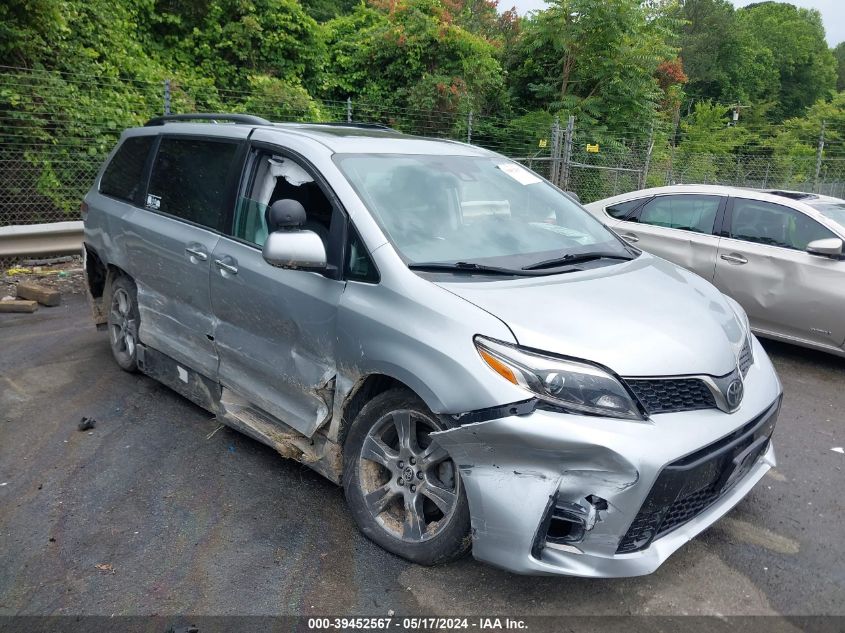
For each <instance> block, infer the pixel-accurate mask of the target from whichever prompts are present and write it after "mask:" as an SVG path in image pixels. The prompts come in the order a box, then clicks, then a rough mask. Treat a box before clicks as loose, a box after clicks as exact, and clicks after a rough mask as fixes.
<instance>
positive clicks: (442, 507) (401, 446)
mask: <svg viewBox="0 0 845 633" xmlns="http://www.w3.org/2000/svg"><path fill="white" fill-rule="evenodd" d="M440 430H442V428H441V426H440V423H439V422H438V421H437V419H436V418H435V417H434V416H433V415H432V414H431V413H430V412H429V411H428V409H427V407H426V406H425V404H423V403H422V402H420V401H419V400H418V399H417V398H416V397H415V396H413V394H410V393H409V392H408V391H405V390H392V391H388V392H386V393H383V394H380V395H379V396H376V398H374V399H373V400H372V401H371V402H370V403H368V404H367V405H366V406H365V407H364V409H362V411H361V413H360V414H359V415H358V417H357V418H356V420H355V422H354V423H353V426H352V429H351V430H350V433H349V437H348V438H347V442H346V445H345V450H346V460H347V463H346V472H345V476H344V487H345V489H346V497H347V500H348V502H349V505H350V508H351V509H352V513H353V515H354V516H355V519H356V521H357V522H358V525H359V527H361V529H362V531H363V532H364V534H366V535H367V536H369V537H370V538H371V539H373V540H374V541H376V542H377V543H379V545H381V546H382V547H384V548H385V549H388V550H390V551H392V552H394V553H396V554H399V555H400V556H404V557H405V558H409V559H411V560H413V561H415V562H419V563H423V564H435V563H438V562H443V561H446V560H451V559H453V558H456V557H457V556H460V555H461V554H463V553H464V552H465V551H466V550H467V548H468V546H469V539H468V538H467V534H468V531H469V510H468V507H467V501H466V496H465V495H464V493H463V490H462V486H461V478H460V475H459V474H458V472H457V469H456V467H455V463H454V462H453V461H452V459H451V458H450V457H449V454H448V453H447V452H446V450H445V449H443V448H441V447H440V445H439V444H438V443H437V442H436V441H435V440H434V439H433V438H432V437H431V433H432V432H435V431H440Z"/></svg>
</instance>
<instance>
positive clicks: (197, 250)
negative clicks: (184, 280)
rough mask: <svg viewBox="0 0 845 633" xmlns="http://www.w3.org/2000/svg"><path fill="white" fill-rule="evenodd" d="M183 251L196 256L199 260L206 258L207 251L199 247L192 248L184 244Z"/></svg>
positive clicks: (202, 260)
mask: <svg viewBox="0 0 845 633" xmlns="http://www.w3.org/2000/svg"><path fill="white" fill-rule="evenodd" d="M185 252H186V253H188V254H189V255H190V256H191V257H196V258H197V259H198V260H200V261H201V262H204V261H206V260H207V259H208V253H206V252H205V251H204V250H202V249H200V248H194V247H192V246H186V247H185Z"/></svg>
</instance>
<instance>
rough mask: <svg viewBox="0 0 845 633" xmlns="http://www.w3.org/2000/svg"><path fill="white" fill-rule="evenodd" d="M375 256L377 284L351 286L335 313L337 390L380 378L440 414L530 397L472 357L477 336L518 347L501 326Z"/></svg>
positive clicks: (390, 254) (392, 258)
mask: <svg viewBox="0 0 845 633" xmlns="http://www.w3.org/2000/svg"><path fill="white" fill-rule="evenodd" d="M372 256H373V259H374V261H375V263H376V266H377V267H378V269H379V271H380V272H381V276H382V279H381V282H380V283H378V284H369V283H361V282H355V281H350V282H348V283H347V287H346V290H345V291H344V293H343V296H342V298H341V302H340V306H339V314H338V375H339V385H338V388H339V390H341V391H343V386H344V385H343V384H340V382H341V381H342V382H344V383H347V385H350V386H351V385H354V384H355V383H356V382H358V381H360V380H361V379H362V378H364V377H366V376H367V375H370V374H384V375H387V376H390V377H392V378H395V379H396V380H400V381H401V382H403V383H405V384H406V385H407V386H408V387H410V388H411V389H413V390H414V391H415V392H416V393H417V394H418V395H419V396H420V397H421V398H422V399H423V400H424V401H425V403H426V404H427V405H428V407H429V408H430V409H431V410H432V411H433V412H434V413H440V414H459V413H464V412H467V411H473V410H477V409H484V408H488V407H494V406H498V405H503V404H510V403H513V402H517V401H520V400H526V399H528V398H529V397H530V394H529V393H528V392H526V391H524V390H522V389H520V388H518V387H516V386H514V385H511V384H510V383H509V382H507V381H506V380H504V379H503V378H501V377H500V376H499V375H497V374H496V373H494V372H493V371H492V370H491V369H490V368H489V367H488V366H487V365H486V364H485V363H484V361H483V360H482V359H481V357H480V356H479V354H478V352H477V351H476V349H475V345H474V343H473V336H475V335H476V334H482V335H484V336H489V337H492V338H496V339H499V340H503V341H508V342H515V339H514V337H513V334H512V333H511V331H510V330H509V329H508V328H507V326H505V324H504V323H502V321H500V320H499V319H498V318H496V317H494V316H492V315H491V314H489V313H487V312H485V311H484V310H482V309H480V308H478V307H476V306H474V305H472V304H471V303H469V302H467V301H465V300H464V299H461V298H459V297H457V296H455V295H453V294H452V293H450V292H448V291H447V290H444V289H442V288H440V287H439V286H437V285H435V284H433V283H431V282H430V281H428V280H426V279H423V278H422V277H420V276H417V275H416V274H414V273H413V272H411V271H410V270H408V268H407V267H406V266H405V264H404V263H403V262H402V261H401V259H399V257H398V256H397V255H396V254H395V252H394V251H393V250H392V248H391V247H390V246H389V245H387V246H384V247H383V248H380V249H377V250H376V251H375V252H374V253H372Z"/></svg>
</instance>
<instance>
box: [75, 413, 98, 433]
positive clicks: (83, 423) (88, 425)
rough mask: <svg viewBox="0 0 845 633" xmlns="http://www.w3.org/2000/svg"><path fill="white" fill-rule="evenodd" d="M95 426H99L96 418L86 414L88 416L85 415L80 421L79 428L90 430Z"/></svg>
mask: <svg viewBox="0 0 845 633" xmlns="http://www.w3.org/2000/svg"><path fill="white" fill-rule="evenodd" d="M95 426H97V421H96V420H95V419H94V418H89V417H87V416H86V417H83V418H82V419H81V420H80V421H79V425H78V427H77V428H78V429H79V430H80V431H89V430H91V429H93V428H94V427H95Z"/></svg>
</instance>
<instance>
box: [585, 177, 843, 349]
mask: <svg viewBox="0 0 845 633" xmlns="http://www.w3.org/2000/svg"><path fill="white" fill-rule="evenodd" d="M585 206H586V208H587V209H588V210H589V211H590V212H591V213H592V214H593V215H595V216H596V217H598V218H599V219H600V220H602V221H603V222H604V223H605V224H607V225H608V226H610V227H611V228H612V229H613V230H615V231H616V232H617V233H618V234H619V235H620V236H621V237H622V238H624V239H625V240H626V241H628V242H630V243H632V244H634V245H636V246H637V247H639V248H641V249H643V250H645V251H648V252H650V253H653V254H655V255H659V256H660V257H663V258H665V259H668V260H669V261H672V262H674V263H676V264H678V265H680V266H683V267H684V268H687V269H689V270H691V271H693V272H695V273H697V274H699V275H700V276H702V277H703V278H704V279H706V280H707V281H710V282H712V283H713V284H714V285H715V286H716V287H717V288H719V290H721V291H722V292H723V293H725V294H726V295H729V296H730V297H733V298H734V299H736V300H737V301H738V302H739V303H740V304H741V305H742V307H743V308H745V310H746V312H747V313H748V317H749V319H750V321H751V327H752V329H753V330H754V332H755V333H756V334H759V335H761V336H765V337H768V338H773V339H779V340H782V341H786V342H789V343H794V344H797V345H802V346H805V347H811V348H814V349H818V350H822V351H825V352H830V353H832V354H836V355H838V356H845V257H843V242H844V241H845V200H840V199H838V198H831V197H829V196H821V195H816V194H812V193H804V192H796V191H778V190H765V191H760V190H752V189H742V188H739V187H721V186H715V185H675V186H671V187H656V188H653V189H643V190H640V191H632V192H630V193H625V194H622V195H619V196H614V197H612V198H607V199H605V200H599V201H597V202H591V203H590V204H587V205H585Z"/></svg>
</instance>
